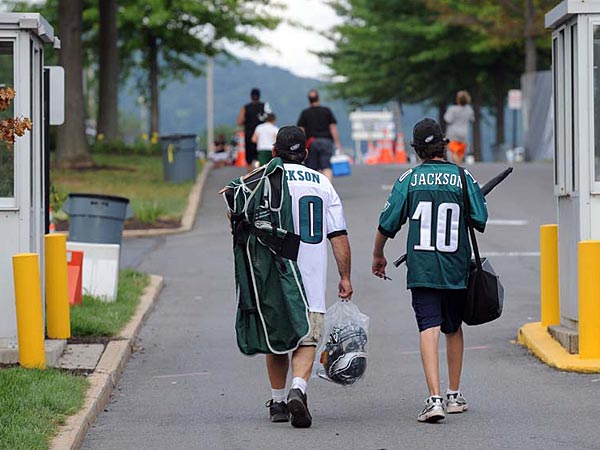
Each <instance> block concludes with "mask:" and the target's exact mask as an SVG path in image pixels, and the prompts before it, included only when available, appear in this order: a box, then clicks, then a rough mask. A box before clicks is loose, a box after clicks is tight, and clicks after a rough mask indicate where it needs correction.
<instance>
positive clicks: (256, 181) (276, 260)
mask: <svg viewBox="0 0 600 450" xmlns="http://www.w3.org/2000/svg"><path fill="white" fill-rule="evenodd" d="M221 192H222V194H223V197H224V199H225V202H226V203H227V208H228V211H229V214H230V220H231V230H232V234H233V255H234V265H235V283H236V297H237V304H238V309H237V315H236V323H235V330H236V335H237V344H238V347H239V349H240V351H241V352H242V353H244V354H245V355H254V354H257V353H276V354H283V353H287V352H289V351H293V350H295V349H296V348H298V345H299V343H300V341H301V340H302V339H304V338H305V337H306V336H308V334H309V332H310V321H309V310H308V302H307V300H306V294H305V292H304V286H303V284H302V277H301V275H300V270H299V269H298V265H297V264H296V259H297V257H298V249H299V246H300V237H299V236H298V235H296V234H294V222H293V218H292V204H291V197H290V194H289V189H288V185H287V180H286V175H285V169H284V166H283V163H282V161H281V159H280V158H275V159H273V160H271V161H270V162H269V164H267V165H266V166H263V167H260V168H259V169H257V170H255V171H254V172H252V173H250V174H248V175H246V176H244V177H241V178H236V179H235V180H233V181H231V182H230V183H229V184H228V185H227V186H226V187H225V188H224V189H223V190H222V191H221Z"/></svg>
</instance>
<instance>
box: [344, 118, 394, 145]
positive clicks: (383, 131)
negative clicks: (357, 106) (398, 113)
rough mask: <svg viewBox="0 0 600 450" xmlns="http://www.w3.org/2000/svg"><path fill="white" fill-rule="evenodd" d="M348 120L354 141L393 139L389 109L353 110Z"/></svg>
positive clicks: (392, 120)
mask: <svg viewBox="0 0 600 450" xmlns="http://www.w3.org/2000/svg"><path fill="white" fill-rule="evenodd" d="M350 122H352V139H353V140H354V141H376V140H380V139H394V136H395V135H396V125H395V123H394V115H393V113H392V112H391V111H355V112H352V113H350Z"/></svg>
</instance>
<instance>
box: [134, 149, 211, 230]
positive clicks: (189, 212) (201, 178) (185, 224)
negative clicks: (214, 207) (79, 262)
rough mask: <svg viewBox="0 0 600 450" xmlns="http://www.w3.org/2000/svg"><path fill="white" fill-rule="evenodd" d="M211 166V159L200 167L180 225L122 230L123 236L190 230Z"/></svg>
mask: <svg viewBox="0 0 600 450" xmlns="http://www.w3.org/2000/svg"><path fill="white" fill-rule="evenodd" d="M212 168H213V163H212V161H207V162H206V164H204V167H203V168H202V172H201V173H200V175H198V178H197V179H196V182H195V183H194V186H193V187H192V190H191V191H190V194H189V195H188V200H187V207H186V208H185V212H184V213H183V217H182V218H181V226H180V227H179V228H149V229H147V230H123V238H125V239H128V238H139V237H150V236H165V235H170V234H179V233H185V232H186V231H190V230H191V229H192V227H193V226H194V221H195V220H196V214H197V213H198V208H199V207H200V200H201V199H202V192H203V191H204V185H205V184H206V180H207V178H208V174H209V173H210V171H211V170H212Z"/></svg>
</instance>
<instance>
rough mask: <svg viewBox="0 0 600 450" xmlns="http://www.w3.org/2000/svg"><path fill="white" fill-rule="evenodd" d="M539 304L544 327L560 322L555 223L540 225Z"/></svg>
mask: <svg viewBox="0 0 600 450" xmlns="http://www.w3.org/2000/svg"><path fill="white" fill-rule="evenodd" d="M540 306H541V317H542V326H543V327H544V328H546V327H547V326H548V325H558V324H559V323H560V303H559V287H558V225H556V224H552V225H542V226H541V227H540Z"/></svg>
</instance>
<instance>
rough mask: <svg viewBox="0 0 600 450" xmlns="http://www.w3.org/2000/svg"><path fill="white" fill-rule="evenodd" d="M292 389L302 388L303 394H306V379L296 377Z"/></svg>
mask: <svg viewBox="0 0 600 450" xmlns="http://www.w3.org/2000/svg"><path fill="white" fill-rule="evenodd" d="M292 389H300V390H301V391H302V393H303V394H306V380H305V379H304V378H302V377H294V379H293V380H292Z"/></svg>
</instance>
